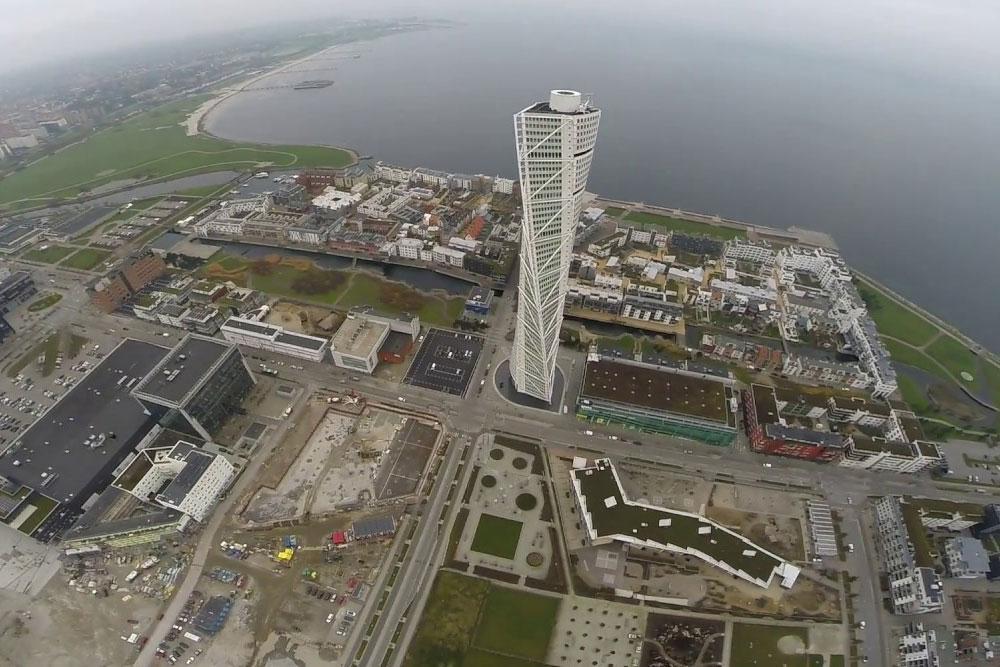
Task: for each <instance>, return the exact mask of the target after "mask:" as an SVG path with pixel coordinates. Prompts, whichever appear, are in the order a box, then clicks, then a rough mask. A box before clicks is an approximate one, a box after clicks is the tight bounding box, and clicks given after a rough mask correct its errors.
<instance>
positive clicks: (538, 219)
mask: <svg viewBox="0 0 1000 667" xmlns="http://www.w3.org/2000/svg"><path fill="white" fill-rule="evenodd" d="M600 120H601V112H600V110H599V109H597V108H596V107H593V106H591V104H590V99H589V98H588V97H585V96H583V95H582V94H581V93H578V92H575V91H571V90H553V91H552V92H551V94H550V95H549V100H548V101H547V102H539V103H536V104H533V105H531V106H529V107H527V108H525V109H523V110H522V111H520V112H518V113H517V114H516V115H515V116H514V137H515V142H516V145H517V169H518V175H519V176H520V179H521V201H522V206H523V209H524V215H523V218H522V221H521V250H520V260H521V262H520V264H521V274H520V279H519V281H518V298H519V301H518V310H517V326H516V328H515V330H514V347H513V352H512V355H511V360H510V370H511V375H512V377H513V381H514V387H515V388H516V389H517V390H518V391H519V392H521V393H524V394H528V395H530V396H533V397H535V398H538V399H541V400H543V401H550V400H551V399H552V388H553V383H554V380H555V371H556V354H557V352H558V349H559V330H560V327H561V325H562V316H563V307H564V303H565V298H566V289H567V273H568V270H569V261H570V256H571V255H572V251H573V239H574V233H575V230H576V226H577V220H578V219H579V217H580V212H581V211H582V209H583V193H584V191H585V189H586V187H587V177H588V176H589V175H590V165H591V162H592V160H593V157H594V145H595V144H596V142H597V130H598V125H599V124H600Z"/></svg>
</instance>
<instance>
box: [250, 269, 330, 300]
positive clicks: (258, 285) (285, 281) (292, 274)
mask: <svg viewBox="0 0 1000 667" xmlns="http://www.w3.org/2000/svg"><path fill="white" fill-rule="evenodd" d="M302 274H303V272H302V271H300V270H298V269H296V268H294V267H291V266H277V267H275V268H274V270H273V271H272V272H271V273H270V274H269V275H266V276H263V275H258V274H256V273H252V272H251V274H250V285H251V286H252V287H253V288H254V289H258V290H260V291H262V292H267V293H268V294H277V295H279V296H287V297H290V298H293V299H300V300H302V301H311V302H313V303H321V304H324V305H327V306H333V304H334V303H336V302H337V299H339V298H340V297H341V296H342V295H343V294H344V291H345V290H346V289H347V285H348V282H347V281H345V282H344V283H342V284H341V285H340V286H339V287H337V288H335V289H332V290H329V291H326V292H320V293H318V294H302V293H300V292H298V291H296V290H295V289H293V288H292V283H294V282H295V280H296V279H298V278H299V277H301V276H302Z"/></svg>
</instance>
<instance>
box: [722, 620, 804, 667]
mask: <svg viewBox="0 0 1000 667" xmlns="http://www.w3.org/2000/svg"><path fill="white" fill-rule="evenodd" d="M786 635H793V636H796V637H799V638H800V639H801V640H802V643H803V645H806V646H808V643H809V633H808V631H807V630H806V629H805V628H799V627H789V626H783V625H758V624H756V623H755V624H749V623H733V641H732V646H733V649H732V657H731V658H730V661H729V667H807V665H808V664H809V661H808V657H807V656H806V654H805V653H801V654H791V655H785V654H784V653H782V652H781V651H780V650H778V641H779V640H780V639H781V638H782V637H784V636H786Z"/></svg>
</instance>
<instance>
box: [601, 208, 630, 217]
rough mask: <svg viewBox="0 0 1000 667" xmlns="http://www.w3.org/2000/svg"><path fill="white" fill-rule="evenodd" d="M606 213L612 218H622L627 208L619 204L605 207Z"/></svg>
mask: <svg viewBox="0 0 1000 667" xmlns="http://www.w3.org/2000/svg"><path fill="white" fill-rule="evenodd" d="M604 215H610V216H611V217H612V218H620V217H622V216H623V215H625V209H623V208H619V207H617V206H609V207H607V208H606V209H604Z"/></svg>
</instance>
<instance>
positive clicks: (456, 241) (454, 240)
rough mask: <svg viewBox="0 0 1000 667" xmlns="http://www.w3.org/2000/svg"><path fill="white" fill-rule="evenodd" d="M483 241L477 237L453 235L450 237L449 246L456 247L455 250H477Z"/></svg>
mask: <svg viewBox="0 0 1000 667" xmlns="http://www.w3.org/2000/svg"><path fill="white" fill-rule="evenodd" d="M481 245H482V243H480V242H479V241H477V240H476V239H467V238H463V237H461V236H452V237H451V238H450V239H448V247H450V248H454V249H455V250H461V251H463V252H476V250H478V249H479V246H481Z"/></svg>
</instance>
